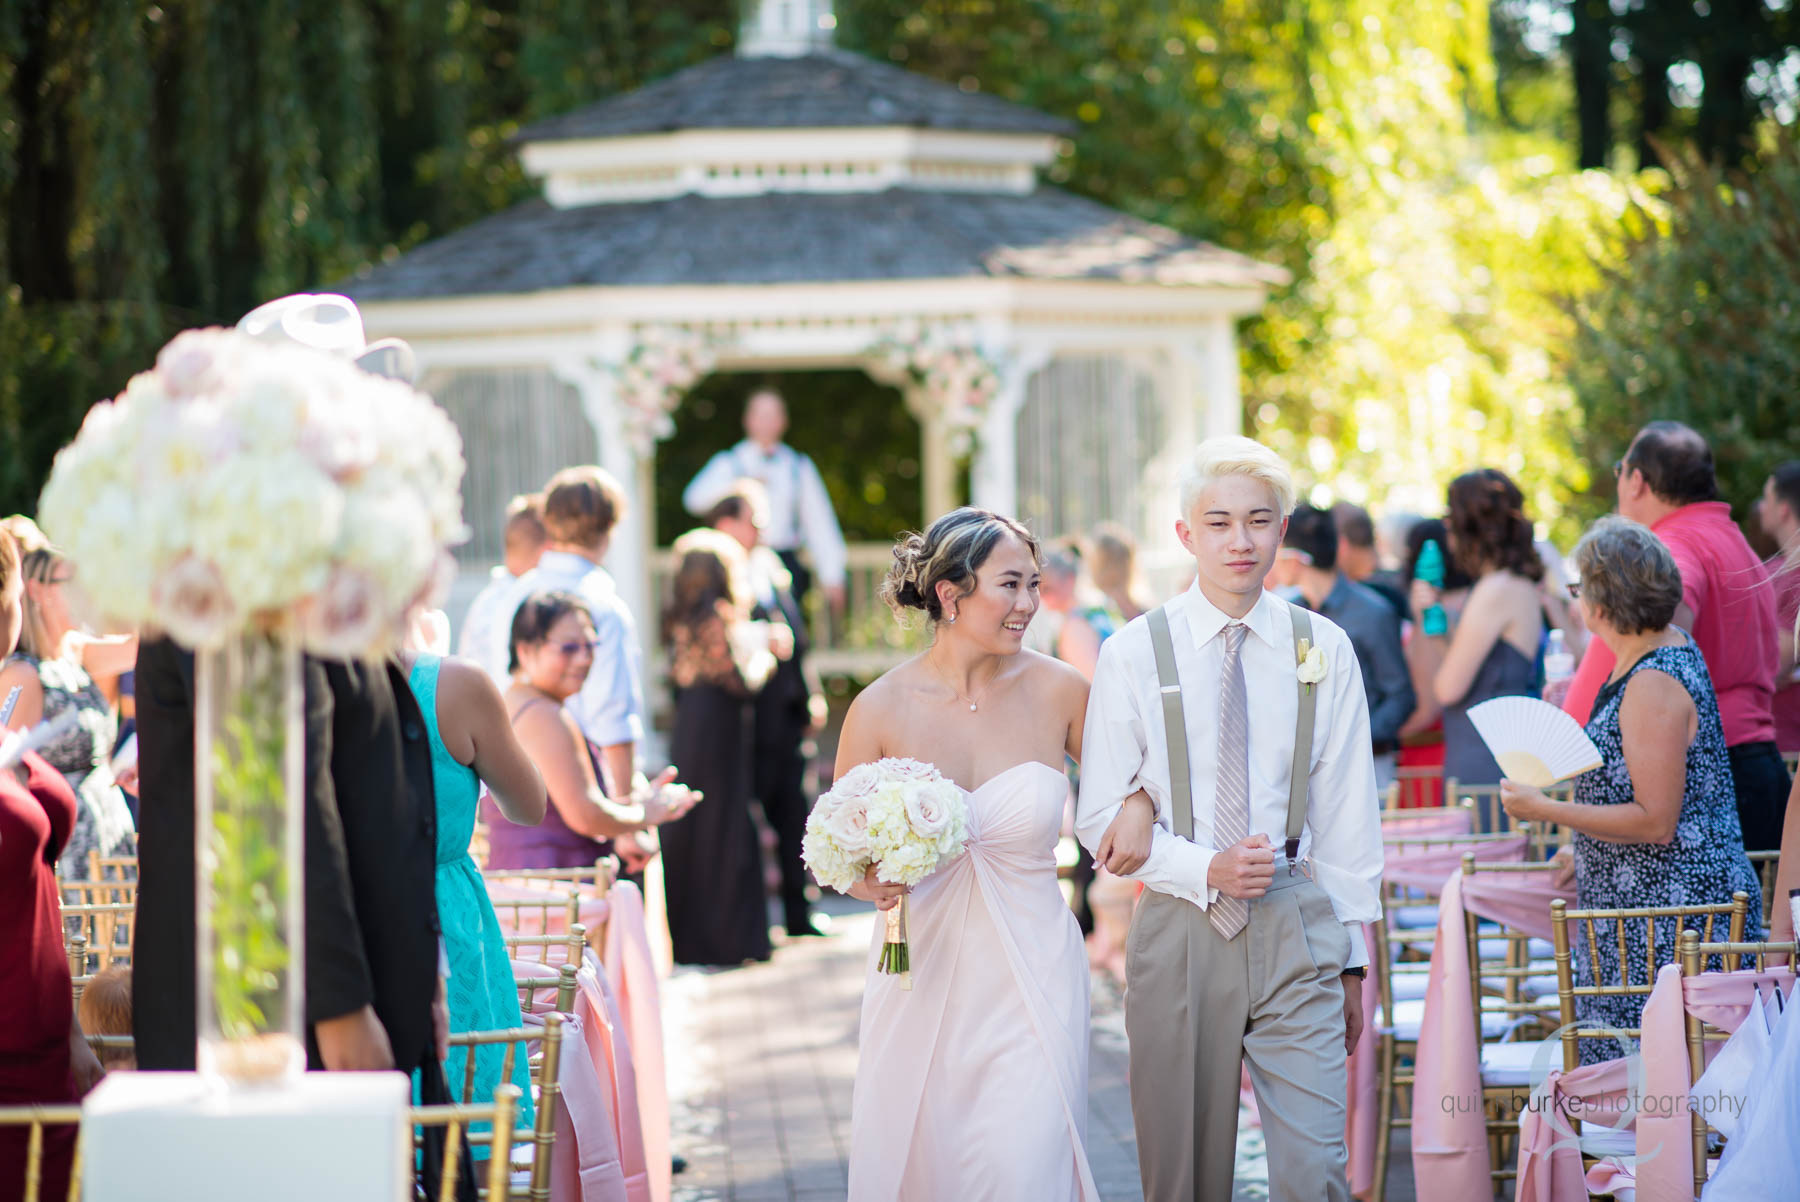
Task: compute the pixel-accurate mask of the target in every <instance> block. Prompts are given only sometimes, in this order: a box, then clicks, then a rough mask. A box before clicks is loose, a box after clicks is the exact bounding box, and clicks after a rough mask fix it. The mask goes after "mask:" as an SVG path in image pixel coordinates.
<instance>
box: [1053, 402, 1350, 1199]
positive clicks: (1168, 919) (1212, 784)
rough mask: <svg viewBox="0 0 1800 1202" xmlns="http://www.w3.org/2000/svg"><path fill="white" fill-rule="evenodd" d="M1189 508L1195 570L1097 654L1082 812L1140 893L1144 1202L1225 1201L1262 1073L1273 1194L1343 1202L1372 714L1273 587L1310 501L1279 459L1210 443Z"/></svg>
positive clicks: (1132, 962)
mask: <svg viewBox="0 0 1800 1202" xmlns="http://www.w3.org/2000/svg"><path fill="white" fill-rule="evenodd" d="M1179 500H1180V509H1181V513H1180V518H1179V519H1178V520H1177V521H1176V523H1175V535H1176V538H1177V539H1179V540H1180V542H1181V545H1182V546H1183V548H1185V549H1186V551H1187V552H1188V554H1189V555H1191V556H1192V557H1193V559H1194V566H1195V569H1196V572H1197V578H1196V580H1195V582H1194V584H1193V586H1192V587H1190V588H1189V589H1188V590H1187V591H1186V592H1185V593H1183V594H1181V595H1180V596H1179V597H1177V598H1175V599H1174V600H1173V601H1171V602H1169V603H1168V604H1167V605H1164V606H1163V607H1161V608H1160V609H1157V610H1152V611H1150V612H1149V613H1147V614H1145V615H1144V616H1142V617H1140V618H1137V619H1135V620H1134V621H1132V622H1131V623H1129V624H1128V625H1126V626H1125V627H1124V629H1122V630H1120V631H1119V632H1118V633H1117V634H1115V635H1113V636H1112V637H1111V638H1110V639H1108V640H1107V641H1106V642H1105V643H1104V644H1103V645H1102V647H1101V650H1100V661H1099V664H1098V666H1097V667H1096V669H1095V672H1094V683H1093V691H1092V693H1091V694H1090V697H1089V700H1088V710H1087V723H1086V729H1085V733H1084V737H1083V740H1082V759H1081V800H1080V805H1079V808H1078V811H1077V816H1076V828H1077V831H1078V832H1079V834H1080V836H1081V839H1082V842H1083V843H1085V844H1086V845H1087V846H1088V847H1089V848H1095V849H1097V851H1098V854H1099V855H1100V856H1101V858H1103V859H1105V860H1107V862H1108V863H1109V864H1115V865H1116V864H1121V863H1122V864H1123V866H1124V867H1126V868H1127V872H1126V875H1129V876H1132V877H1134V878H1136V879H1138V880H1140V881H1142V882H1143V883H1144V884H1145V885H1146V886H1147V887H1148V888H1147V891H1146V892H1145V894H1144V900H1143V904H1141V905H1140V906H1139V907H1138V910H1137V914H1136V917H1135V918H1134V919H1133V920H1132V926H1131V935H1130V938H1129V940H1128V941H1127V944H1126V982H1127V985H1128V989H1127V993H1126V1011H1125V1027H1126V1033H1127V1035H1128V1036H1129V1038H1130V1041H1131V1103H1132V1114H1133V1117H1134V1119H1135V1121H1136V1126H1137V1139H1138V1165H1139V1169H1140V1172H1141V1173H1142V1176H1143V1184H1144V1197H1145V1198H1146V1200H1147V1202H1176V1200H1179V1202H1201V1200H1205V1202H1213V1200H1216V1202H1227V1200H1228V1199H1230V1197H1231V1192H1232V1169H1233V1164H1234V1157H1235V1149H1236V1139H1237V1087H1238V1080H1239V1073H1240V1066H1241V1065H1243V1064H1245V1063H1248V1065H1249V1069H1250V1079H1251V1083H1252V1085H1253V1086H1254V1087H1255V1089H1256V1098H1257V1105H1258V1108H1259V1110H1260V1111H1261V1114H1262V1121H1263V1131H1264V1134H1265V1136H1266V1137H1267V1140H1268V1152H1269V1166H1270V1180H1269V1185H1270V1196H1271V1197H1272V1198H1274V1199H1277V1200H1280V1199H1289V1200H1293V1202H1299V1200H1300V1199H1307V1200H1309V1202H1311V1200H1315V1199H1319V1198H1328V1199H1331V1200H1333V1202H1339V1200H1347V1199H1348V1198H1349V1186H1348V1183H1347V1180H1346V1173H1345V1168H1346V1161H1347V1154H1346V1150H1345V1145H1344V1098H1345V1095H1346V1093H1347V1084H1346V1079H1345V1059H1346V1057H1347V1055H1348V1050H1349V1048H1350V1047H1351V1046H1353V1044H1354V1042H1355V1037H1356V1034H1357V1033H1358V1032H1359V1031H1360V1030H1361V1027H1362V1007H1361V988H1360V986H1361V976H1362V974H1363V973H1364V972H1365V971H1366V966H1367V964H1368V952H1367V949H1366V948H1365V947H1364V945H1363V939H1362V935H1361V933H1360V931H1358V930H1357V928H1358V927H1359V926H1360V925H1361V924H1362V923H1364V922H1368V921H1372V920H1373V919H1375V918H1377V917H1378V916H1379V915H1380V913H1381V905H1380V893H1379V884H1380V879H1381V867H1382V852H1381V832H1380V810H1379V803H1378V801H1377V799H1376V790H1375V765H1374V758H1373V756H1372V754H1371V752H1370V744H1369V714H1368V703H1367V701H1366V700H1365V698H1364V694H1363V687H1362V680H1361V674H1360V672H1359V670H1358V668H1357V661H1356V653H1355V651H1354V650H1353V649H1352V647H1351V644H1350V640H1349V637H1348V636H1346V635H1345V634H1344V632H1343V631H1342V630H1341V629H1339V628H1338V627H1337V626H1335V625H1333V624H1332V623H1331V622H1330V621H1329V620H1327V619H1325V618H1323V617H1321V616H1319V615H1317V614H1310V615H1309V614H1306V613H1305V611H1303V610H1302V611H1296V609H1295V607H1293V606H1290V605H1289V604H1288V603H1287V602H1285V601H1283V600H1281V599H1279V598H1278V597H1276V596H1275V595H1274V594H1272V593H1269V592H1266V591H1265V590H1264V588H1263V582H1264V580H1265V579H1266V578H1267V576H1268V574H1269V569H1270V567H1271V566H1272V565H1273V564H1274V562H1275V556H1276V553H1277V552H1278V551H1279V549H1280V547H1281V538H1282V534H1283V532H1284V530H1285V528H1286V525H1287V515H1288V513H1289V512H1290V511H1291V509H1292V508H1293V501H1294V486H1293V482H1292V477H1291V476H1290V475H1289V473H1288V470H1287V467H1286V465H1285V464H1283V463H1282V461H1281V460H1280V458H1279V457H1278V456H1276V455H1275V453H1274V452H1272V451H1270V450H1269V449H1268V448H1267V447H1264V446H1262V445H1260V444H1258V443H1256V442H1253V441H1251V440H1250V439H1247V438H1215V439H1209V440H1208V441H1206V442H1204V443H1202V444H1201V445H1200V447H1199V448H1198V450H1197V451H1196V452H1195V454H1194V458H1193V460H1192V461H1191V463H1190V464H1189V465H1188V469H1187V471H1186V472H1185V473H1184V474H1183V477H1182V481H1181V487H1180V498H1179ZM1303 641H1304V643H1305V644H1306V646H1302V642H1303ZM1169 732H1178V733H1177V734H1176V736H1175V738H1174V739H1171V738H1170V737H1169ZM1296 768H1297V769H1298V771H1296ZM1140 787H1141V788H1143V789H1144V790H1145V791H1147V792H1148V793H1149V795H1150V797H1151V798H1152V799H1153V801H1154V802H1155V805H1156V819H1155V822H1154V824H1146V823H1144V822H1143V818H1142V816H1143V814H1144V807H1142V806H1132V807H1127V808H1126V813H1127V814H1128V815H1130V816H1136V817H1137V819H1138V821H1137V823H1136V825H1135V826H1133V825H1131V824H1130V822H1129V820H1128V823H1127V827H1128V829H1127V830H1126V831H1124V832H1122V833H1116V834H1115V837H1114V839H1113V840H1112V841H1111V842H1110V843H1107V844H1106V845H1105V846H1102V842H1103V840H1102V836H1103V834H1104V833H1105V832H1106V830H1107V827H1108V824H1110V823H1111V822H1112V821H1113V818H1114V817H1115V816H1116V815H1117V814H1119V812H1120V809H1121V806H1122V804H1123V801H1124V799H1125V798H1126V797H1127V796H1128V795H1130V794H1131V793H1132V792H1133V791H1135V790H1137V789H1138V788H1140ZM1134 865H1135V867H1134Z"/></svg>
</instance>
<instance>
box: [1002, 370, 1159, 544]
mask: <svg viewBox="0 0 1800 1202" xmlns="http://www.w3.org/2000/svg"><path fill="white" fill-rule="evenodd" d="M1164 424H1165V423H1164V422H1163V420H1162V406H1161V404H1160V403H1159V401H1158V398H1157V394H1156V382H1155V380H1154V379H1153V378H1151V377H1150V376H1149V375H1147V374H1145V373H1143V372H1140V371H1137V370H1135V369H1134V368H1133V367H1132V366H1131V365H1129V364H1127V363H1125V362H1122V361H1120V360H1118V359H1115V358H1108V357H1105V356H1083V357H1080V358H1058V359H1055V360H1053V361H1051V362H1050V363H1048V364H1046V365H1045V366H1044V367H1043V368H1042V369H1041V370H1039V371H1038V372H1037V373H1036V374H1035V375H1033V376H1032V377H1031V380H1030V382H1029V384H1027V386H1026V389H1025V402H1024V404H1023V405H1022V406H1021V407H1020V410H1019V413H1018V416H1017V417H1016V418H1015V419H1014V429H1015V431H1016V438H1017V444H1016V445H1017V447H1018V481H1019V484H1018V489H1019V491H1018V506H1019V514H1018V516H1019V517H1020V518H1021V519H1023V520H1024V522H1025V523H1026V525H1027V526H1028V527H1030V529H1031V531H1032V532H1033V533H1034V534H1037V535H1038V536H1040V537H1050V538H1056V537H1061V536H1064V535H1085V534H1087V533H1089V532H1090V531H1091V530H1092V529H1093V528H1094V526H1095V524H1096V523H1098V522H1101V521H1114V522H1118V523H1119V524H1120V525H1122V526H1124V527H1125V528H1126V529H1128V530H1130V531H1131V532H1132V533H1133V534H1134V535H1136V536H1137V537H1138V538H1139V539H1140V540H1141V539H1143V538H1144V537H1145V535H1147V534H1148V533H1149V532H1150V524H1149V520H1150V518H1151V517H1152V516H1153V515H1152V514H1151V513H1150V512H1149V510H1150V505H1151V504H1152V502H1153V498H1151V497H1149V496H1148V495H1147V494H1148V492H1149V490H1150V486H1151V484H1152V482H1151V481H1149V480H1147V479H1146V467H1147V466H1148V465H1149V464H1151V463H1152V462H1153V461H1154V460H1155V459H1156V458H1157V456H1158V454H1159V452H1160V451H1161V449H1162V442H1163V440H1164V438H1165V437H1166V432H1165V430H1164V428H1163V427H1164Z"/></svg>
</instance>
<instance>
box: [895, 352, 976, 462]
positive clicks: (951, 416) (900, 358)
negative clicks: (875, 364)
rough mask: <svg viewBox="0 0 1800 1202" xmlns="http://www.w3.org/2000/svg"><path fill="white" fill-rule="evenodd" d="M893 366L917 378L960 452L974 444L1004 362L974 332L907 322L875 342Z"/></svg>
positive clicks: (954, 448)
mask: <svg viewBox="0 0 1800 1202" xmlns="http://www.w3.org/2000/svg"><path fill="white" fill-rule="evenodd" d="M876 354H877V355H878V356H879V357H880V359H881V360H882V361H883V362H884V363H885V364H886V365H887V367H888V370H889V371H892V372H895V373H899V374H903V375H905V376H908V377H910V378H911V379H912V381H913V384H914V385H915V386H916V387H918V388H920V389H921V390H923V391H924V393H925V397H926V403H927V404H928V405H930V406H931V408H932V409H934V410H935V411H937V412H939V413H941V414H943V416H944V424H945V427H946V429H947V431H948V435H949V445H950V450H951V452H952V453H953V454H955V455H956V456H957V457H958V458H962V457H965V456H967V455H968V454H969V453H970V452H971V451H972V450H974V448H975V434H976V431H978V430H979V429H980V428H981V423H982V420H983V419H984V418H985V417H986V416H987V411H988V408H989V406H991V405H992V404H993V402H994V398H995V397H997V396H998V395H999V394H1000V366H1001V365H1000V363H999V362H998V361H996V360H995V359H994V358H992V357H991V356H989V355H988V354H987V353H986V352H985V351H983V350H982V349H981V347H980V345H979V344H978V343H977V341H976V339H975V337H974V335H973V333H971V332H968V331H959V330H953V329H949V328H946V327H942V326H924V327H921V326H916V325H911V324H907V325H903V326H901V327H900V328H898V329H896V330H895V331H894V332H893V333H891V334H890V335H889V336H888V337H886V338H884V339H882V341H881V342H880V343H879V344H878V345H877V347H876Z"/></svg>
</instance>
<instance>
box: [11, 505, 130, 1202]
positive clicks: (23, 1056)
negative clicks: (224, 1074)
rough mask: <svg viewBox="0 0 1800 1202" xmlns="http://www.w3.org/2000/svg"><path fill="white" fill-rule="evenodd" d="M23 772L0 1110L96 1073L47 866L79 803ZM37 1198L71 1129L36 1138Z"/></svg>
mask: <svg viewBox="0 0 1800 1202" xmlns="http://www.w3.org/2000/svg"><path fill="white" fill-rule="evenodd" d="M22 593H23V583H22V580H21V576H20V570H19V549H18V545H17V544H16V543H15V542H14V541H13V538H12V536H11V535H10V534H8V533H6V532H5V531H4V530H0V651H4V652H6V653H11V651H12V649H13V646H14V645H15V644H16V643H17V642H18V638H19V627H20V623H21V619H22V613H21V609H20V606H21V598H22ZM23 768H24V771H23V773H15V772H12V771H3V772H0V1106H26V1105H69V1104H72V1103H75V1102H77V1101H79V1100H80V1099H81V1098H82V1097H84V1096H85V1095H86V1094H87V1092H88V1091H89V1090H91V1089H92V1088H93V1087H94V1086H95V1084H96V1083H98V1082H99V1080H100V1078H101V1076H102V1075H104V1072H105V1070H104V1069H103V1068H101V1066H100V1062H99V1060H97V1059H96V1058H95V1056H94V1053H93V1052H92V1051H91V1050H89V1048H88V1046H87V1042H86V1041H85V1040H84V1039H83V1038H82V1030H81V1022H80V1019H79V1017H78V1016H77V1015H76V1014H75V1008H74V1006H73V1005H72V1004H71V1002H70V993H71V986H70V981H69V958H68V957H67V956H66V955H64V954H63V924H62V904H61V900H60V898H59V895H58V892H57V881H56V871H55V864H56V861H57V857H58V855H59V853H60V852H61V850H62V846H63V844H64V843H65V842H66V841H67V840H68V838H69V836H70V833H71V832H72V831H73V830H74V827H75V816H76V811H77V809H78V803H77V801H76V799H75V794H74V792H73V791H72V790H71V789H70V788H69V785H68V782H67V781H65V780H64V779H63V777H62V775H61V774H60V773H58V772H57V771H56V769H54V768H52V767H51V766H50V765H49V764H47V763H45V762H44V761H43V760H42V759H41V758H39V757H38V756H37V755H36V754H34V753H27V755H26V756H25V760H24V764H23ZM27 1134H28V1132H27V1129H26V1128H24V1127H0V1202H16V1200H17V1199H20V1198H23V1197H24V1189H25V1151H26V1139H27ZM43 1141H44V1142H43V1160H42V1168H41V1170H40V1172H41V1174H42V1176H41V1177H40V1178H39V1188H40V1190H41V1191H42V1192H40V1194H39V1195H38V1196H39V1197H43V1198H61V1197H64V1196H66V1195H67V1193H68V1190H69V1171H70V1164H71V1161H72V1160H73V1157H74V1152H75V1128H74V1127H48V1128H45V1130H44V1134H43Z"/></svg>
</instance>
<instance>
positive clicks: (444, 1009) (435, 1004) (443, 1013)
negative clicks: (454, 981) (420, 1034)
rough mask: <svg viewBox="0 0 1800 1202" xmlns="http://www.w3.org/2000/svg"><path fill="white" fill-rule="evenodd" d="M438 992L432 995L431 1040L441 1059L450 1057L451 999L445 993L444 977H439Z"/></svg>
mask: <svg viewBox="0 0 1800 1202" xmlns="http://www.w3.org/2000/svg"><path fill="white" fill-rule="evenodd" d="M437 981H438V983H437V992H436V993H435V994H433V995H432V997H431V1042H432V1044H433V1046H435V1047H436V1048H437V1058H438V1059H439V1060H448V1059H450V999H449V998H448V997H447V996H446V995H445V989H444V978H442V977H439V978H438V979H437Z"/></svg>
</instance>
